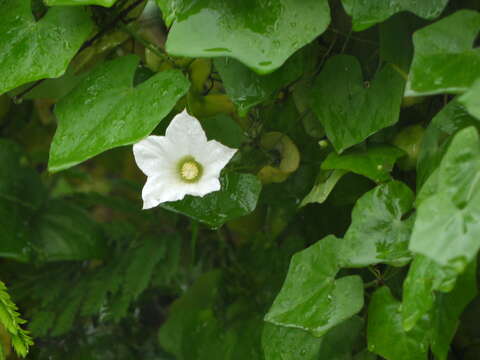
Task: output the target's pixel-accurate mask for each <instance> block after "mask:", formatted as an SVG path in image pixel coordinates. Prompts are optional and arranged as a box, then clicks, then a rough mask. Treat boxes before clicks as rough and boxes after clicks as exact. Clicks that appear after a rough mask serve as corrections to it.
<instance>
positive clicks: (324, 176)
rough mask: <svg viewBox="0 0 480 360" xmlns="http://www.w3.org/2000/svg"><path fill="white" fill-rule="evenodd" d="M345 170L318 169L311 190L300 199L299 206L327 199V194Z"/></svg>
mask: <svg viewBox="0 0 480 360" xmlns="http://www.w3.org/2000/svg"><path fill="white" fill-rule="evenodd" d="M346 173H347V172H346V171H343V170H333V171H325V170H320V172H319V173H318V175H317V178H316V179H315V184H314V185H313V188H312V190H310V192H309V193H308V194H307V196H305V197H304V198H303V200H302V203H301V204H300V206H305V205H307V204H310V203H319V204H321V203H323V202H324V201H325V200H327V198H328V195H330V193H331V192H332V190H333V188H334V187H335V185H336V184H337V183H338V181H339V180H340V179H341V178H342V177H343V175H345V174H346Z"/></svg>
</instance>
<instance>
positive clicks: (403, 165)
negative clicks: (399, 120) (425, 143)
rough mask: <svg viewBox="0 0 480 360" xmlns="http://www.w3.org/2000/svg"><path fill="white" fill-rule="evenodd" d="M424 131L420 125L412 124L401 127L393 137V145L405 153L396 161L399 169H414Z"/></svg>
mask: <svg viewBox="0 0 480 360" xmlns="http://www.w3.org/2000/svg"><path fill="white" fill-rule="evenodd" d="M424 132H425V130H424V129H423V127H422V126H420V125H412V126H408V127H406V128H404V129H402V131H400V132H399V133H398V134H397V135H396V136H395V138H394V139H393V145H395V146H396V147H398V148H400V149H402V150H403V151H405V152H406V153H407V154H406V155H405V156H404V157H402V158H401V159H399V160H398V162H397V165H398V166H399V167H400V169H402V170H405V171H408V170H413V169H415V167H416V166H417V159H418V153H419V151H420V146H421V144H422V138H423V134H424Z"/></svg>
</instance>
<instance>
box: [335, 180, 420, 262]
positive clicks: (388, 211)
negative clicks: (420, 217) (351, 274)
mask: <svg viewBox="0 0 480 360" xmlns="http://www.w3.org/2000/svg"><path fill="white" fill-rule="evenodd" d="M414 198H415V197H414V194H413V192H412V191H411V190H410V188H409V187H408V186H406V185H405V184H403V183H401V182H398V181H392V182H388V183H386V184H382V185H379V186H377V187H376V188H374V189H373V190H371V191H369V192H367V193H366V194H365V195H363V196H362V197H361V198H360V199H359V200H358V201H357V203H356V204H355V207H354V208H353V211H352V224H351V225H350V227H349V228H348V230H347V233H346V234H345V237H344V240H343V242H342V248H341V250H340V252H341V254H342V255H341V256H342V263H343V265H344V266H345V267H363V266H368V265H372V264H377V263H388V264H391V265H396V266H401V265H405V263H407V262H408V261H409V259H410V253H409V251H408V243H409V240H410V234H411V231H412V225H413V220H414V217H413V216H409V213H410V212H411V210H412V208H413V201H414Z"/></svg>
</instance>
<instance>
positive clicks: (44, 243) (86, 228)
mask: <svg viewBox="0 0 480 360" xmlns="http://www.w3.org/2000/svg"><path fill="white" fill-rule="evenodd" d="M31 232H32V234H31V237H32V246H33V247H34V249H35V251H36V256H37V257H39V259H41V260H46V261H65V260H85V259H95V258H97V259H99V258H103V257H104V256H105V255H106V252H107V246H106V241H105V238H104V236H103V234H102V232H101V229H100V227H99V225H98V224H97V223H95V222H94V221H93V220H92V219H91V218H90V217H89V215H88V213H87V212H86V211H84V210H83V209H81V208H79V207H77V206H75V205H74V204H72V203H71V202H69V201H67V200H61V199H58V200H50V201H48V202H47V203H46V204H45V206H43V207H42V209H41V211H40V212H39V213H38V215H37V216H36V217H35V219H34V221H33V223H32V225H31Z"/></svg>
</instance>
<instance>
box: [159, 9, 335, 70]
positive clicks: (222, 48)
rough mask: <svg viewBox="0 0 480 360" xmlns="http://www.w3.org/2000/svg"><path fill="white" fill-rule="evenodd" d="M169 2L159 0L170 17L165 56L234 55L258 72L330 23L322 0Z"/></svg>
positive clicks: (271, 66) (275, 63)
mask: <svg viewBox="0 0 480 360" xmlns="http://www.w3.org/2000/svg"><path fill="white" fill-rule="evenodd" d="M169 3H170V4H168V2H166V1H164V0H161V1H160V4H163V6H162V5H161V7H162V8H167V7H168V9H169V10H170V11H169V12H168V13H167V19H171V17H172V16H173V17H174V19H175V20H174V21H173V25H172V28H171V30H170V33H169V36H168V40H167V51H168V52H169V53H170V54H172V55H176V56H187V57H219V56H228V57H233V58H235V59H237V60H239V61H241V62H243V63H244V64H245V65H247V66H248V67H250V68H252V69H253V70H255V71H256V72H258V73H260V74H266V73H270V72H272V71H274V70H275V69H277V68H279V67H280V66H281V65H282V64H283V63H284V62H285V61H286V60H287V59H288V58H289V57H290V56H291V55H292V54H293V53H294V52H295V51H296V50H298V49H300V48H301V47H302V46H304V45H306V44H308V43H310V42H311V41H312V40H314V39H315V37H317V36H318V35H320V34H321V33H322V32H323V31H325V29H326V27H327V26H328V24H329V23H330V10H329V6H328V2H327V1H325V0H305V1H302V2H301V3H299V2H298V1H295V0H279V1H275V2H272V1H266V0H261V1H256V0H248V1H241V2H239V1H232V0H229V1H220V2H219V1H216V0H200V1H197V2H195V4H193V3H188V2H186V1H175V2H172V1H170V2H169ZM173 9H175V10H173ZM172 10H173V11H172Z"/></svg>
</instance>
